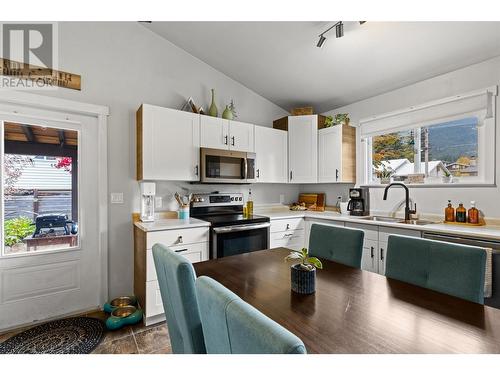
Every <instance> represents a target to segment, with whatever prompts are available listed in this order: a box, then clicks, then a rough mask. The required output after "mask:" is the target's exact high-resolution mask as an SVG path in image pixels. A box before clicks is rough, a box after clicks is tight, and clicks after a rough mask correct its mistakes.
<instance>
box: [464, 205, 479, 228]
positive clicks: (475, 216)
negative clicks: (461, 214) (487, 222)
mask: <svg viewBox="0 0 500 375" xmlns="http://www.w3.org/2000/svg"><path fill="white" fill-rule="evenodd" d="M470 204H471V208H469V211H468V215H467V222H468V223H470V224H479V210H478V209H477V208H476V202H475V201H471V202H470Z"/></svg>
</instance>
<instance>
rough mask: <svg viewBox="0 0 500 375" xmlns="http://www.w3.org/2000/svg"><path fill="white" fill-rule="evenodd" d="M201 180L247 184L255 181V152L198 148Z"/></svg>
mask: <svg viewBox="0 0 500 375" xmlns="http://www.w3.org/2000/svg"><path fill="white" fill-rule="evenodd" d="M200 155H201V162H200V165H201V182H203V183H209V184H214V183H215V184H217V183H224V184H248V183H252V182H255V154H254V153H251V152H242V151H230V150H219V149H215V148H204V147H202V148H201V149H200Z"/></svg>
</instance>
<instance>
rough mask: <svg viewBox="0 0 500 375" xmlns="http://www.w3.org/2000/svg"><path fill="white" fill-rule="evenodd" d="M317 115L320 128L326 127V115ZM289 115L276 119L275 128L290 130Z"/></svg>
mask: <svg viewBox="0 0 500 375" xmlns="http://www.w3.org/2000/svg"><path fill="white" fill-rule="evenodd" d="M317 116H318V129H323V128H324V127H326V126H325V121H326V117H325V116H323V115H317ZM288 117H289V116H285V117H282V118H280V119H277V120H274V121H273V128H274V129H280V130H284V131H288Z"/></svg>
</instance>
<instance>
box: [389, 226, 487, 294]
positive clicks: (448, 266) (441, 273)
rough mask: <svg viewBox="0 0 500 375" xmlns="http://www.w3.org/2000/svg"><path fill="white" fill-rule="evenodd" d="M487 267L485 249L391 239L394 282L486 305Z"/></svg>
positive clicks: (391, 276) (424, 240)
mask: <svg viewBox="0 0 500 375" xmlns="http://www.w3.org/2000/svg"><path fill="white" fill-rule="evenodd" d="M485 266H486V251H485V250H484V249H483V248H481V247H475V246H466V245H459V244H453V243H448V242H442V241H435V240H429V239H422V238H415V237H405V236H394V235H391V236H389V240H388V245H387V255H386V270H385V275H386V276H387V277H389V278H391V279H397V280H401V281H404V282H407V283H409V284H414V285H418V286H421V287H424V288H427V289H432V290H435V291H437V292H441V293H444V294H449V295H452V296H455V297H459V298H462V299H465V300H468V301H472V302H476V303H481V304H482V303H484V274H485Z"/></svg>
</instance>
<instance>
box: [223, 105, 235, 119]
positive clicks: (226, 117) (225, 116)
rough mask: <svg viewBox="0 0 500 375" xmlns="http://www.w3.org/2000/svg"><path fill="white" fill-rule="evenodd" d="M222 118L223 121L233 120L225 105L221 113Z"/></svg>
mask: <svg viewBox="0 0 500 375" xmlns="http://www.w3.org/2000/svg"><path fill="white" fill-rule="evenodd" d="M222 118H223V119H225V120H232V119H233V112H232V111H231V109H230V108H229V106H228V105H226V109H225V110H224V112H222Z"/></svg>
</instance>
